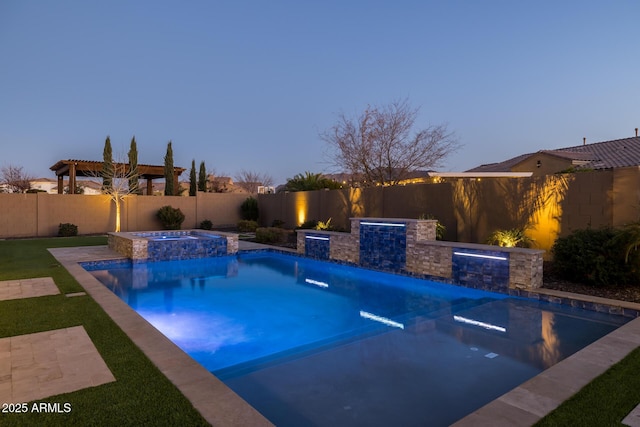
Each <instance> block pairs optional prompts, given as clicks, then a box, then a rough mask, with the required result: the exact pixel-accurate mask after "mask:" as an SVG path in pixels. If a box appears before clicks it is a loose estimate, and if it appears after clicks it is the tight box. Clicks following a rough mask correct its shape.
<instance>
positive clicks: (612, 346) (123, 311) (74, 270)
mask: <svg viewBox="0 0 640 427" xmlns="http://www.w3.org/2000/svg"><path fill="white" fill-rule="evenodd" d="M246 243H249V242H242V241H240V242H239V244H240V247H239V249H240V250H241V251H245V250H261V249H273V247H272V246H267V245H260V244H255V243H251V244H246ZM49 252H51V254H52V255H53V256H54V257H55V258H56V259H57V260H58V261H59V262H60V264H61V265H62V266H64V267H65V268H66V269H67V271H69V273H70V274H71V275H72V276H73V277H74V278H75V279H76V280H77V281H78V283H80V285H81V286H82V287H83V288H84V289H85V290H86V291H87V292H88V293H89V295H90V296H91V297H92V298H93V299H94V300H95V301H96V302H97V303H98V304H99V305H100V306H101V307H102V308H103V309H104V310H105V312H106V313H107V314H108V315H109V316H110V317H111V318H112V319H113V320H114V322H116V324H118V326H119V327H120V328H121V329H122V330H123V331H124V332H125V333H126V334H127V335H128V336H129V338H130V339H131V340H132V341H133V342H134V343H135V344H136V345H137V346H138V347H139V348H140V349H141V350H142V351H143V352H144V353H145V355H146V356H147V357H148V358H149V359H150V360H151V361H152V362H153V363H154V364H155V365H156V366H157V367H158V369H160V371H161V372H162V373H163V374H164V375H165V376H166V377H167V378H168V379H169V380H170V381H171V382H172V383H173V384H174V385H175V386H176V387H177V388H178V389H179V390H180V391H181V392H182V393H183V394H184V395H185V397H187V399H189V401H191V403H192V404H193V406H194V407H195V409H196V410H198V411H199V412H200V413H201V414H202V416H203V417H204V418H205V419H206V420H207V422H209V423H211V424H212V425H225V426H246V425H251V426H271V425H273V424H272V423H271V422H270V421H269V420H267V419H266V418H265V417H264V416H263V415H262V414H260V413H259V412H258V411H257V410H256V409H255V408H253V407H252V406H251V405H249V404H248V403H247V402H246V401H244V400H243V399H242V398H241V397H240V396H238V395H237V394H236V393H235V392H233V391H232V390H231V389H229V388H228V387H227V386H226V385H225V384H224V383H223V382H222V381H220V380H219V379H218V378H216V377H215V376H214V375H213V374H211V373H210V372H209V371H207V370H206V369H205V368H203V367H202V366H201V365H200V364H198V363H197V362H196V361H195V360H194V359H192V358H191V357H190V356H189V355H187V354H186V353H185V352H184V351H183V350H181V349H180V348H179V347H178V346H176V345H175V344H174V343H173V342H171V341H170V340H169V339H168V338H166V337H165V336H164V335H163V334H162V333H160V332H159V331H158V330H157V329H156V328H154V327H153V326H152V325H151V324H150V323H148V322H147V321H146V320H145V319H144V318H142V317H141V316H140V315H138V313H136V312H135V311H134V310H133V309H131V308H130V307H129V306H128V305H127V304H126V303H125V302H124V301H122V300H121V299H120V298H118V297H117V296H116V295H115V294H113V293H112V292H111V291H109V290H108V289H107V288H106V287H105V286H104V285H102V284H101V283H100V282H99V281H98V280H97V279H96V278H95V277H94V276H93V275H92V274H91V273H89V272H88V271H86V270H85V269H84V268H82V266H81V265H80V263H81V262H90V261H100V260H109V259H113V260H115V259H123V256H122V255H121V254H118V253H116V252H115V251H111V250H110V249H109V248H108V247H106V246H93V247H79V248H52V249H49ZM280 252H292V251H280ZM538 292H539V293H541V294H551V295H554V296H561V297H563V298H574V299H576V300H580V301H590V302H597V303H600V304H602V303H605V304H607V303H608V304H611V305H620V304H621V303H624V306H625V307H628V308H630V309H634V310H638V311H640V304H635V303H628V302H620V301H615V300H606V299H604V298H598V297H589V296H584V295H578V294H571V293H568V292H559V291H551V290H548V289H540V290H539V291H538ZM638 346H640V318H637V319H634V320H631V321H629V322H628V323H626V324H625V325H623V326H621V327H620V328H618V329H616V330H615V331H613V332H611V333H609V334H608V335H606V336H604V337H602V338H600V339H599V340H597V341H595V342H594V343H592V344H590V345H588V346H587V347H585V348H583V349H582V350H580V351H578V352H577V353H575V354H573V355H571V356H569V357H568V358H566V359H564V360H562V361H561V362H559V363H557V364H556V365H554V366H552V367H551V368H549V369H547V370H545V371H543V372H542V373H540V374H538V375H537V376H535V377H533V378H531V379H530V380H528V381H526V382H524V383H523V384H521V385H519V386H517V387H515V388H514V389H512V390H511V391H509V392H507V393H505V394H503V395H502V396H500V397H499V398H498V399H496V400H494V401H492V402H489V403H488V404H486V405H485V406H483V407H481V408H479V409H477V410H476V411H474V412H472V413H471V414H469V415H467V416H466V417H464V418H462V419H460V420H458V421H457V422H456V423H454V424H453V425H454V426H457V427H466V426H500V425H504V426H530V425H532V424H534V423H536V422H537V421H538V420H540V419H541V418H542V417H544V416H545V415H547V414H548V413H550V412H551V411H553V410H554V409H555V408H557V407H558V406H559V405H560V404H561V403H562V402H564V401H565V400H567V399H568V398H570V397H571V396H572V395H573V394H575V393H576V392H577V391H579V390H580V389H581V388H582V387H583V386H585V385H586V384H588V383H589V382H591V381H592V380H593V379H594V378H596V377H597V376H599V375H600V374H602V373H604V372H605V371H606V370H607V369H609V368H610V367H611V366H613V365H614V364H615V363H617V362H619V361H620V360H622V359H623V358H624V357H625V356H627V355H628V354H629V353H630V352H631V351H633V350H634V349H635V348H637V347H638Z"/></svg>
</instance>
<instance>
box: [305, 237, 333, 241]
mask: <svg viewBox="0 0 640 427" xmlns="http://www.w3.org/2000/svg"><path fill="white" fill-rule="evenodd" d="M304 238H305V239H311V240H329V238H328V237H320V236H304Z"/></svg>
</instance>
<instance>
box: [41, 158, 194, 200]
mask: <svg viewBox="0 0 640 427" xmlns="http://www.w3.org/2000/svg"><path fill="white" fill-rule="evenodd" d="M126 166H128V164H127V165H126ZM49 169H51V170H52V171H54V172H55V173H56V175H57V177H58V194H62V193H63V190H64V176H65V175H67V176H69V194H75V192H76V177H77V176H89V177H94V178H95V177H100V176H101V173H102V162H98V161H94V160H60V161H58V162H57V163H56V164H55V165H53V166H51V167H50V168H49ZM184 171H185V169H184V168H178V167H174V168H173V179H174V188H178V185H179V184H178V177H179V176H180V174H182V172H184ZM138 176H139V178H140V179H145V180H147V194H148V195H152V194H153V180H154V179H160V178H164V166H156V165H140V164H139V165H138Z"/></svg>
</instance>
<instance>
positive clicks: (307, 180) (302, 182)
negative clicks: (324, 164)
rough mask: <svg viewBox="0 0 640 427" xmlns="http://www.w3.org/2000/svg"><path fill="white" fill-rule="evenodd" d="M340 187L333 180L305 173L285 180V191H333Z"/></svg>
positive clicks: (316, 174)
mask: <svg viewBox="0 0 640 427" xmlns="http://www.w3.org/2000/svg"><path fill="white" fill-rule="evenodd" d="M341 187H342V185H341V184H340V183H339V182H337V181H334V180H333V179H329V178H326V177H325V176H324V175H322V174H321V173H311V172H308V171H307V172H305V173H304V174H300V173H299V174H297V175H296V176H294V177H293V178H289V179H288V180H287V184H286V185H285V190H287V191H311V190H321V189H323V188H328V189H331V190H335V189H338V188H341Z"/></svg>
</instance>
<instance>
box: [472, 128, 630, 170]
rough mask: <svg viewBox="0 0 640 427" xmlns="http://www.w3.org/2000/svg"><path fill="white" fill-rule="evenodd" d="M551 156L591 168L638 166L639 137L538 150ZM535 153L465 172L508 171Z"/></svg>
mask: <svg viewBox="0 0 640 427" xmlns="http://www.w3.org/2000/svg"><path fill="white" fill-rule="evenodd" d="M537 153H544V154H548V155H552V156H558V157H563V158H566V159H570V160H579V161H581V162H585V164H584V165H583V167H589V168H593V169H611V168H621V167H627V166H640V137H637V136H636V137H632V138H623V139H615V140H612V141H603V142H595V143H593V144H584V145H576V146H574V147H565V148H557V149H555V150H540V151H538V152H537ZM533 154H536V153H528V154H522V155H520V156H516V157H513V158H511V159H508V160H505V161H503V162H499V163H490V164H485V165H480V166H477V167H475V168H473V169H469V170H468V171H467V172H508V171H510V170H511V168H512V167H513V166H515V165H516V164H518V163H520V162H521V161H523V160H525V159H527V158H528V157H530V156H532V155H533Z"/></svg>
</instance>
